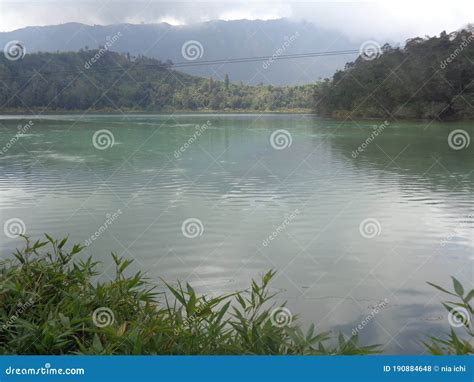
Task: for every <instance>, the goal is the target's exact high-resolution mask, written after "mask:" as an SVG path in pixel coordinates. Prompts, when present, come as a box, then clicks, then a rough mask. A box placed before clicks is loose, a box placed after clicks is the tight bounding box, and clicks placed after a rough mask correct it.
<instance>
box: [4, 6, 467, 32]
mask: <svg viewBox="0 0 474 382" xmlns="http://www.w3.org/2000/svg"><path fill="white" fill-rule="evenodd" d="M473 15H474V2H472V1H461V2H448V3H446V2H416V1H407V2H400V1H384V2H344V3H342V2H331V3H329V2H317V1H313V2H307V1H306V2H303V1H281V0H280V1H278V0H277V1H269V0H265V1H255V0H254V1H229V0H224V1H207V2H198V1H173V2H170V1H150V0H128V1H125V0H82V1H73V0H62V1H58V0H36V1H33V0H17V1H12V0H0V30H3V31H8V30H13V29H17V28H21V27H25V26H32V25H35V26H36V25H50V24H60V23H65V22H81V23H85V24H114V23H120V22H131V23H141V22H144V23H156V22H167V23H169V24H172V25H182V24H189V23H196V22H202V21H208V20H213V19H223V20H235V19H262V20H268V19H276V18H281V17H288V18H294V19H303V20H307V21H310V22H313V23H315V24H317V25H319V26H322V27H325V28H328V29H335V30H338V31H341V32H343V33H344V34H346V35H347V36H349V37H353V38H354V39H361V38H377V39H378V40H392V41H403V40H405V39H406V38H409V37H414V36H424V35H426V34H428V35H434V34H438V33H439V32H441V31H442V30H447V31H452V30H456V29H458V28H460V27H461V26H463V25H465V24H467V23H468V22H472V21H474V20H472V19H473V17H474V16H473Z"/></svg>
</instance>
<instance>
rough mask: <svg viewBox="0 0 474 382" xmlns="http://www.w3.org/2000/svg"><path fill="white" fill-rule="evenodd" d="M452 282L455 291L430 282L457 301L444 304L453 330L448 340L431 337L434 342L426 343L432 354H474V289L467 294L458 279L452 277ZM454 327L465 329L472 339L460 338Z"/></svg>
mask: <svg viewBox="0 0 474 382" xmlns="http://www.w3.org/2000/svg"><path fill="white" fill-rule="evenodd" d="M452 280H453V291H448V290H446V289H444V288H442V287H440V286H438V285H436V284H432V283H430V282H428V284H429V285H431V286H433V287H435V288H436V289H438V290H440V291H441V292H443V293H446V294H448V295H450V296H452V297H455V298H456V299H457V301H447V302H443V306H444V307H445V308H446V310H447V311H448V321H449V323H450V325H451V330H450V333H449V335H448V336H447V338H444V339H443V338H438V337H433V336H431V337H430V339H431V341H432V342H431V343H426V342H425V343H424V345H425V346H426V348H427V349H428V350H429V351H430V353H431V354H436V355H439V354H456V355H462V354H473V353H474V347H473V345H472V339H473V337H474V330H473V329H474V328H473V322H472V317H473V307H472V305H471V303H470V302H471V300H472V299H473V298H474V289H471V290H470V291H469V292H466V291H465V290H464V287H463V286H462V284H461V283H460V282H459V281H458V280H457V279H456V278H454V277H452ZM453 327H459V328H463V329H464V331H465V333H466V335H467V336H468V338H469V337H470V339H462V338H459V337H458V335H457V334H456V332H455V331H454V329H453Z"/></svg>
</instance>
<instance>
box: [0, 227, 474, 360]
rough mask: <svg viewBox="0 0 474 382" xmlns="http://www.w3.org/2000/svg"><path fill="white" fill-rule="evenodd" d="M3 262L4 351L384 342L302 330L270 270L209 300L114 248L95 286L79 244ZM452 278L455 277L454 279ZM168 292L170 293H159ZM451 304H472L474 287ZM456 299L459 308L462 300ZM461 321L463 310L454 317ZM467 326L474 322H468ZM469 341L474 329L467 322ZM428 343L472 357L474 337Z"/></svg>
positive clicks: (321, 350) (324, 346)
mask: <svg viewBox="0 0 474 382" xmlns="http://www.w3.org/2000/svg"><path fill="white" fill-rule="evenodd" d="M24 239H25V247H24V248H23V249H21V250H16V251H15V253H14V254H13V255H14V258H12V259H9V260H6V261H3V262H2V263H1V264H0V325H1V326H0V354H127V355H128V354H130V355H139V354H163V355H179V354H183V355H184V354H185V355H195V354H196V355H197V354H228V355H240V354H252V355H264V354H265V355H333V354H342V355H352V354H373V353H378V352H380V351H381V347H380V346H379V345H371V346H360V345H358V336H357V335H354V336H351V337H349V338H347V337H345V336H343V335H342V334H339V335H335V334H333V333H331V332H316V331H315V327H314V325H310V326H309V328H308V329H307V330H305V331H303V329H302V327H301V325H300V324H299V321H298V317H297V316H291V313H290V312H289V310H288V309H286V307H285V306H284V304H283V305H282V306H280V305H276V304H275V296H276V294H275V293H273V292H271V288H270V282H271V280H272V278H273V277H274V275H275V273H274V272H273V271H269V272H267V273H265V274H264V275H262V276H261V278H260V279H259V280H258V281H252V283H251V285H250V287H249V288H248V289H247V290H243V291H238V292H235V293H231V294H227V295H222V296H218V297H209V296H206V295H199V294H197V293H196V292H195V290H194V289H193V288H192V286H191V285H189V284H182V283H177V284H176V285H170V284H168V283H166V282H163V285H162V286H161V287H162V288H161V289H160V288H159V286H157V285H153V284H152V283H151V282H150V281H149V280H148V279H147V278H146V277H144V275H143V274H142V273H141V272H138V273H136V274H134V275H127V274H126V273H128V272H126V271H127V268H128V266H129V265H130V264H131V262H132V261H131V260H128V259H122V258H119V257H117V256H116V255H114V254H112V257H113V261H114V263H115V277H114V279H113V280H110V281H106V282H96V281H95V279H96V278H97V276H98V274H99V273H98V270H97V269H98V266H99V263H98V262H96V261H94V260H93V259H92V258H91V257H89V258H87V259H79V258H78V257H77V255H78V254H79V253H80V252H81V250H82V247H81V246H80V245H77V244H76V245H73V246H72V247H71V248H69V249H66V247H67V239H63V240H60V241H59V240H55V239H53V238H52V237H50V236H48V235H46V240H45V241H36V242H32V241H31V240H30V239H29V238H27V237H25V238H24ZM454 280H455V279H454ZM163 287H164V288H165V292H159V291H160V290H163ZM436 287H437V288H438V289H441V290H442V291H443V292H446V293H449V294H450V295H452V296H456V297H457V298H460V299H461V302H458V303H454V302H448V303H445V306H446V307H447V309H448V310H449V309H451V310H450V313H451V311H452V310H453V309H454V307H458V308H461V307H462V308H464V309H468V311H469V312H470V314H471V315H472V307H471V306H470V305H469V301H470V300H471V299H472V297H473V295H474V292H473V291H470V292H469V293H465V292H464V290H463V289H462V286H460V284H459V282H457V280H456V281H455V285H454V289H455V292H454V293H452V292H449V291H446V290H444V289H443V288H441V287H438V286H436ZM456 304H457V305H456ZM453 317H457V316H453ZM468 325H471V324H470V323H468ZM466 329H468V333H470V335H471V338H472V327H471V326H467V327H466ZM431 341H432V343H429V344H425V346H427V348H428V349H429V351H431V352H432V353H433V354H441V353H448V354H467V353H472V346H471V345H469V342H468V341H465V340H460V339H459V338H458V337H456V336H455V334H454V331H452V332H451V334H450V337H448V338H447V339H438V338H431Z"/></svg>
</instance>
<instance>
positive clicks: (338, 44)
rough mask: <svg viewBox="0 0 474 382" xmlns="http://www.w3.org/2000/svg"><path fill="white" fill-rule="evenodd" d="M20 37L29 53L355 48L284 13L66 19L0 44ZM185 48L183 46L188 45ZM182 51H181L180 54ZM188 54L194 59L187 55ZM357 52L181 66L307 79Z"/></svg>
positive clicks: (215, 73) (4, 37)
mask: <svg viewBox="0 0 474 382" xmlns="http://www.w3.org/2000/svg"><path fill="white" fill-rule="evenodd" d="M14 40H17V41H20V42H21V43H22V45H24V47H25V49H26V52H27V53H33V52H56V51H60V52H67V51H79V50H80V49H83V48H84V47H86V46H87V47H88V48H89V49H97V48H98V47H99V46H103V45H106V44H107V45H109V47H108V49H109V50H111V51H116V52H122V53H130V55H132V56H139V55H144V56H148V57H153V58H158V59H160V60H163V61H166V60H172V61H173V62H188V61H189V62H199V61H208V60H216V59H228V58H241V57H260V56H271V55H277V56H278V55H286V54H295V53H307V52H319V51H336V50H347V49H359V46H360V43H361V42H360V41H358V42H357V41H351V40H350V39H348V38H347V37H345V36H344V35H342V34H340V33H339V32H335V31H331V30H325V29H321V28H319V27H317V26H315V25H313V24H310V23H308V22H297V21H291V20H288V19H280V20H270V21H261V20H253V21H249V20H237V21H210V22H205V23H200V24H193V25H187V26H172V25H169V24H166V23H161V24H140V25H136V24H117V25H108V26H101V25H94V26H90V25H85V24H79V23H68V24H62V25H54V26H45V27H27V28H23V29H19V30H16V31H12V32H2V33H0V46H1V47H3V46H5V44H7V43H8V42H10V41H14ZM186 48H187V49H186ZM183 53H184V55H183ZM184 56H186V57H187V58H188V59H189V58H191V59H194V60H186V57H184ZM354 59H355V55H354V54H352V55H344V56H331V57H317V58H304V59H293V60H282V61H273V62H269V61H267V62H265V61H262V62H251V63H233V64H224V65H222V64H219V65H209V66H208V65H206V66H194V67H186V68H181V69H180V70H182V71H184V72H186V73H188V74H193V75H198V76H203V77H210V76H212V77H213V78H215V79H221V80H223V79H224V78H225V74H228V75H229V78H230V80H231V81H234V82H238V81H242V82H244V83H246V84H258V83H265V84H273V85H285V84H305V83H311V82H314V81H317V80H318V79H320V78H326V77H330V76H332V75H333V74H334V72H335V71H336V70H337V69H342V68H343V67H344V64H345V63H346V62H348V61H353V60H354Z"/></svg>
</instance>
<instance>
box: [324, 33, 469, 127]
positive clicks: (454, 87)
mask: <svg viewBox="0 0 474 382" xmlns="http://www.w3.org/2000/svg"><path fill="white" fill-rule="evenodd" d="M472 32H473V31H472V28H471V27H468V30H461V31H458V32H453V33H450V34H447V33H446V32H443V33H441V34H440V36H439V37H431V38H430V37H426V38H414V39H411V40H408V41H407V43H406V45H405V47H403V48H392V47H390V46H389V45H388V44H386V45H384V46H383V47H382V48H381V52H380V56H379V57H377V58H375V59H373V60H370V59H367V57H363V56H360V57H358V58H357V60H356V61H355V62H351V63H348V64H346V67H345V69H344V70H342V71H338V72H336V73H335V74H334V76H333V78H332V80H326V81H325V82H324V83H323V84H321V86H319V87H318V88H317V91H316V93H315V111H316V112H317V113H318V114H320V115H326V116H333V117H347V116H351V117H383V118H387V117H396V118H436V119H461V118H470V119H472V118H474V82H473V80H474V35H473V33H472Z"/></svg>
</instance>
